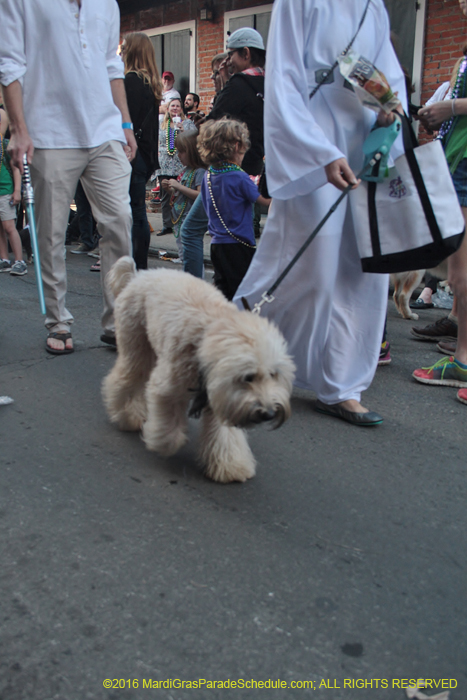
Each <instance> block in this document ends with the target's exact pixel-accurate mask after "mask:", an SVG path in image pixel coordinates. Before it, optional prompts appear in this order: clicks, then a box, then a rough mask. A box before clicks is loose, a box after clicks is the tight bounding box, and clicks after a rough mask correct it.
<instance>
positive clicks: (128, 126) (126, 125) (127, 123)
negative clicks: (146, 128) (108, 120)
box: [122, 122, 133, 131]
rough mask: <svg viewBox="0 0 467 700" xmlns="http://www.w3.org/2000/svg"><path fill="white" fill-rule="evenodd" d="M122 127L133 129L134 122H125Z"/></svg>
mask: <svg viewBox="0 0 467 700" xmlns="http://www.w3.org/2000/svg"><path fill="white" fill-rule="evenodd" d="M122 129H131V130H132V131H133V124H132V123H131V122H123V124H122Z"/></svg>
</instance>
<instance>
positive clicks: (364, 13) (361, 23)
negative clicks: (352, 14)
mask: <svg viewBox="0 0 467 700" xmlns="http://www.w3.org/2000/svg"><path fill="white" fill-rule="evenodd" d="M370 2H371V0H367V3H366V5H365V9H364V10H363V15H362V17H361V19H360V23H359V25H358V28H357V31H356V32H355V34H354V35H353V37H352V39H351V40H350V43H349V44H348V45H347V46H346V48H345V49H344V50H343V52H342V53H341V56H346V55H347V54H348V53H349V51H350V49H351V48H352V46H353V43H354V41H355V39H356V38H357V36H358V33H359V31H360V29H361V28H362V25H363V22H364V21H365V17H366V13H367V11H368V8H369V6H370ZM338 65H339V61H338V60H337V58H336V60H335V61H334V63H333V64H332V66H331V68H330V69H329V71H326V72H324V73H323V76H322V78H321V80H320V81H319V83H318V84H317V85H316V86H315V87H314V88H313V90H312V91H311V92H310V94H309V96H308V99H310V100H311V98H312V97H314V96H315V95H316V93H317V92H318V90H319V89H320V87H321V85H324V83H326V82H327V81H328V80H329V76H330V75H332V73H334V71H335V69H336V68H337V66H338Z"/></svg>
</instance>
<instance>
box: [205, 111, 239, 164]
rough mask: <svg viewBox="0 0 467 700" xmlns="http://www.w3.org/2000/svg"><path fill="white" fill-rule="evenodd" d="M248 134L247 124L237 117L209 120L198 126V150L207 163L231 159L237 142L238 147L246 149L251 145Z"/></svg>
mask: <svg viewBox="0 0 467 700" xmlns="http://www.w3.org/2000/svg"><path fill="white" fill-rule="evenodd" d="M249 136H250V133H249V131H248V127H247V125H246V124H244V123H243V122H240V121H238V120H237V119H229V118H228V117H222V119H219V121H213V120H209V121H207V122H206V123H205V124H202V126H201V128H200V131H199V137H198V144H197V145H198V151H199V153H200V155H201V158H202V159H203V160H204V162H205V163H206V164H207V165H216V164H217V163H222V162H223V161H226V160H232V158H233V156H234V154H235V152H236V148H237V144H239V149H241V150H244V151H247V150H248V149H249V148H250V145H251V144H250V139H249Z"/></svg>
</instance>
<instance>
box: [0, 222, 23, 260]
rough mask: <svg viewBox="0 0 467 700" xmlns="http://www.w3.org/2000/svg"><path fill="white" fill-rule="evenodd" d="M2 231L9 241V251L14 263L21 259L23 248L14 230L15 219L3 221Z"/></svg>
mask: <svg viewBox="0 0 467 700" xmlns="http://www.w3.org/2000/svg"><path fill="white" fill-rule="evenodd" d="M2 224H3V230H4V231H5V233H6V235H7V237H8V240H9V241H10V246H11V250H12V251H13V255H14V256H15V261H18V260H22V259H23V247H22V245H21V238H20V235H19V233H18V231H17V230H16V226H15V219H8V220H7V221H3V222H2Z"/></svg>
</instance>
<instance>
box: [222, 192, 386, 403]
mask: <svg viewBox="0 0 467 700" xmlns="http://www.w3.org/2000/svg"><path fill="white" fill-rule="evenodd" d="M338 196H339V192H338V190H337V189H336V188H335V187H333V186H332V185H325V186H324V187H321V188H320V189H319V190H317V191H316V192H315V193H313V194H312V195H307V196H303V197H295V198H293V199H291V200H287V201H280V200H274V201H273V203H272V206H271V209H270V213H269V217H268V221H267V224H266V227H265V230H264V233H263V235H262V237H261V241H260V245H259V248H258V251H257V252H256V254H255V256H254V258H253V261H252V263H251V265H250V268H249V270H248V272H247V274H246V276H245V278H244V280H243V281H242V283H241V285H240V287H239V289H238V291H237V294H236V296H235V300H234V301H235V302H237V304H238V306H239V307H240V308H242V307H241V302H240V298H241V297H242V296H244V297H246V298H247V299H248V301H249V303H250V306H251V307H253V304H254V303H255V302H256V301H259V299H260V298H261V294H262V293H263V292H265V291H266V290H267V289H268V288H269V287H270V286H271V285H272V284H273V282H274V281H275V280H276V279H277V277H278V276H279V275H280V273H281V272H282V270H283V269H284V268H285V267H286V265H287V264H288V263H289V262H290V260H291V259H292V258H293V257H294V255H295V253H296V252H297V251H298V250H299V248H300V246H301V245H302V244H303V243H304V242H305V240H306V239H307V238H308V236H309V234H310V233H311V231H312V230H313V229H314V227H315V226H316V224H317V223H318V222H319V221H320V220H321V218H322V217H323V216H324V215H325V213H326V212H327V211H328V209H329V207H330V206H331V204H333V203H334V201H335V200H336V199H337V198H338ZM274 295H275V297H276V299H275V300H274V301H273V302H272V303H271V304H265V305H264V306H263V307H262V311H261V313H262V314H263V315H266V316H267V317H268V318H269V319H271V320H272V321H274V322H275V323H276V324H277V325H278V326H279V328H280V329H281V331H282V333H283V334H284V336H285V338H286V340H287V342H288V344H289V351H290V353H291V355H292V356H293V358H294V361H295V363H296V365H297V378H296V382H295V383H296V385H297V386H299V387H301V388H304V389H311V390H312V391H314V392H316V393H317V395H318V398H319V399H320V400H321V401H323V402H324V403H327V404H335V403H338V402H340V401H345V400H347V399H356V400H357V401H359V400H360V397H361V392H362V391H364V390H365V389H367V388H368V386H369V385H370V383H371V381H372V379H373V376H374V373H375V370H376V367H377V363H378V358H379V353H380V349H381V340H382V334H383V328H384V321H385V317H386V309H387V296H388V277H387V275H372V274H368V273H363V272H362V269H361V265H360V258H359V255H358V250H357V245H356V241H355V233H354V224H353V220H352V213H351V209H350V206H349V200H348V199H346V200H344V202H342V204H341V205H340V207H339V208H338V209H337V211H336V212H334V214H332V216H331V218H330V219H329V221H328V222H327V223H326V225H325V226H324V228H323V229H322V230H321V232H320V233H319V234H318V236H317V237H316V238H315V239H314V241H313V242H312V243H311V245H310V247H309V248H308V249H307V250H306V251H305V253H304V254H303V256H302V257H301V258H300V259H299V261H298V263H297V264H296V266H295V267H294V268H293V269H292V271H291V272H290V273H289V275H288V276H287V277H286V278H285V279H284V281H283V282H282V283H281V285H280V286H279V287H278V289H277V291H276V292H275V293H274Z"/></svg>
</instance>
